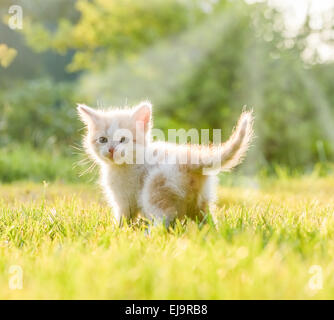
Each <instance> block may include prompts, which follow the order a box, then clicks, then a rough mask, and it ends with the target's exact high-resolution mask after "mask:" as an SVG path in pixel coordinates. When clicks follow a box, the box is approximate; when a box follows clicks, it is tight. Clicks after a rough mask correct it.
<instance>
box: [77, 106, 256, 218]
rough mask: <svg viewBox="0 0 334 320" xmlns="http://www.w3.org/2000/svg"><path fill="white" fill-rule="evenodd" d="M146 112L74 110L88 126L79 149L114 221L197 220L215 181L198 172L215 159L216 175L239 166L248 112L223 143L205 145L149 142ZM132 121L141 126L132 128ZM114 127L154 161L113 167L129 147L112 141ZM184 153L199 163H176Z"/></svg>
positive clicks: (246, 139) (140, 108) (245, 144)
mask: <svg viewBox="0 0 334 320" xmlns="http://www.w3.org/2000/svg"><path fill="white" fill-rule="evenodd" d="M151 109H152V106H151V104H150V103H149V102H147V101H146V102H142V103H141V104H140V105H138V106H136V107H135V108H132V109H112V110H107V111H101V110H94V109H92V108H89V107H87V106H84V105H79V106H78V112H79V115H80V118H81V119H82V121H83V122H84V123H85V124H86V125H87V128H88V130H87V135H86V137H85V141H84V145H85V147H86V151H87V153H88V154H89V155H90V156H91V157H92V158H93V160H94V161H95V162H97V163H98V164H99V166H100V178H101V179H100V183H101V186H102V188H103V190H104V192H105V195H106V197H107V199H108V202H109V204H110V205H111V206H112V208H113V214H114V216H115V219H116V221H117V222H118V223H120V222H121V220H122V218H126V219H131V218H135V217H136V216H137V214H138V213H139V212H141V214H142V215H144V216H145V217H146V218H148V219H152V220H155V221H159V222H161V221H163V220H165V222H166V223H167V224H168V223H169V222H170V221H172V220H173V219H175V218H176V217H179V218H181V217H183V216H186V215H187V216H190V217H192V218H202V217H203V213H204V211H205V210H207V209H208V208H209V207H212V204H213V203H214V201H215V189H216V185H217V177H216V176H210V175H204V174H203V169H206V170H208V171H210V170H211V169H212V166H213V164H214V163H216V164H217V161H218V163H219V164H220V167H219V170H220V171H221V170H229V169H231V168H233V167H235V166H236V165H237V164H239V163H240V162H241V160H242V159H243V157H244V155H245V153H246V151H247V149H248V146H249V144H250V141H251V139H252V123H253V117H252V113H251V112H244V113H243V114H242V115H241V117H240V120H239V122H238V125H237V128H236V129H235V131H234V133H233V135H232V136H231V138H230V139H229V140H228V141H227V142H226V143H225V144H222V145H219V146H216V147H209V146H193V145H192V146H189V145H175V144H170V143H165V142H161V141H160V142H152V140H151V134H150V131H151V126H152V119H151V118H152V112H151ZM136 123H137V124H138V123H140V124H141V125H142V126H141V127H136ZM119 129H127V130H130V132H132V133H133V137H134V139H135V141H133V151H134V154H137V153H139V152H140V151H141V150H149V151H150V152H152V153H153V151H154V150H155V151H157V152H160V156H159V157H158V158H156V159H155V161H154V162H148V161H145V162H143V163H139V164H127V163H123V164H118V163H116V158H117V157H116V155H117V152H120V150H128V149H127V148H129V147H127V146H128V145H129V146H130V144H127V143H125V144H124V143H121V140H120V137H119V136H118V137H117V139H115V136H116V135H115V133H116V131H117V130H119ZM139 131H140V132H139ZM101 137H105V138H107V142H104V141H103V142H101V140H100V138H101ZM130 142H132V141H130ZM122 148H123V149H122ZM110 149H112V151H110ZM190 150H191V152H194V153H195V154H196V155H197V156H198V159H199V162H198V163H195V164H194V163H191V162H190V161H188V162H187V163H185V164H181V163H179V162H180V161H179V160H180V159H181V158H182V156H184V155H187V154H188V153H189V152H190ZM166 152H168V154H172V155H174V156H175V159H177V162H176V163H174V164H167V163H166V162H164V161H163V159H164V155H165V153H166ZM131 157H132V153H131ZM217 159H218V160H217ZM215 161H216V162H215ZM210 168H211V169H210ZM219 170H218V171H219ZM216 171H217V170H216Z"/></svg>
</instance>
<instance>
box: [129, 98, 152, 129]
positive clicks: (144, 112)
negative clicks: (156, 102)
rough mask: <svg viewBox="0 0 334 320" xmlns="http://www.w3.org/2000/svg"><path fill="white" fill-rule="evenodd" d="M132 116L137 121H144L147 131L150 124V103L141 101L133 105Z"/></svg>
mask: <svg viewBox="0 0 334 320" xmlns="http://www.w3.org/2000/svg"><path fill="white" fill-rule="evenodd" d="M132 118H133V119H134V120H135V121H136V122H137V121H138V122H143V123H144V129H145V131H147V130H148V129H149V127H150V124H151V118H152V104H151V103H150V102H149V101H144V102H141V103H140V104H139V105H138V106H136V107H135V110H134V113H133V115H132Z"/></svg>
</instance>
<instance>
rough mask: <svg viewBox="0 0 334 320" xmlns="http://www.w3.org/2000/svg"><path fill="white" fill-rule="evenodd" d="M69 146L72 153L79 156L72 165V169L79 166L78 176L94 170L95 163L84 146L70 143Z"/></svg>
mask: <svg viewBox="0 0 334 320" xmlns="http://www.w3.org/2000/svg"><path fill="white" fill-rule="evenodd" d="M71 148H73V152H72V154H74V155H76V156H77V157H78V158H79V159H78V160H77V161H75V162H74V163H73V165H72V168H73V169H77V168H79V171H80V172H79V177H82V176H84V175H86V174H90V173H92V172H94V169H95V168H96V163H95V162H94V161H93V160H92V159H91V158H89V157H88V155H87V154H86V152H85V150H84V148H83V147H82V146H80V145H71Z"/></svg>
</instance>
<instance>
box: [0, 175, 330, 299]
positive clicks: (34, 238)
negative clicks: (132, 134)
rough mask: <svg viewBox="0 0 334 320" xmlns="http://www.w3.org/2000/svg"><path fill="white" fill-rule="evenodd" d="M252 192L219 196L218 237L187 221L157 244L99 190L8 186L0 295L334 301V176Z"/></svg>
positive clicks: (155, 232) (1, 190) (2, 205)
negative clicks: (119, 216) (119, 221)
mask: <svg viewBox="0 0 334 320" xmlns="http://www.w3.org/2000/svg"><path fill="white" fill-rule="evenodd" d="M254 185H256V188H254V187H253V188H248V187H222V188H220V190H219V200H218V207H219V225H218V228H217V229H215V228H214V226H213V225H212V224H210V223H207V224H196V223H195V222H191V221H188V222H186V223H185V222H179V223H177V225H176V226H175V228H174V229H171V230H169V231H166V230H164V229H163V228H158V227H157V228H153V229H152V232H151V234H150V235H149V236H147V235H146V234H145V232H144V226H143V225H141V224H136V225H134V226H132V227H130V226H125V227H123V228H121V229H119V228H117V227H115V226H114V225H113V224H112V223H111V213H110V210H109V208H108V207H107V205H106V203H105V202H104V200H103V198H102V196H101V193H100V192H99V191H98V189H97V187H94V186H92V185H79V184H75V185H68V184H60V183H59V182H58V183H54V184H49V185H47V184H40V183H26V182H21V183H14V184H11V185H2V186H0V298H1V299H90V298H94V299H95V298H101V299H253V298H255V299H260V298H261V299H305V298H306V299H318V298H334V275H333V272H332V271H333V269H334V216H333V213H334V199H333V185H334V178H333V177H327V178H314V177H312V176H308V177H303V178H299V179H289V178H285V179H276V180H274V179H263V180H260V181H256V183H253V186H254ZM12 266H19V268H21V269H20V270H22V272H23V274H22V275H23V287H22V289H21V290H12V289H10V287H9V284H10V283H13V277H14V278H15V276H17V275H18V274H15V273H12V272H13V270H12V269H11V267H12ZM14 280H15V279H14ZM14 282H15V281H14Z"/></svg>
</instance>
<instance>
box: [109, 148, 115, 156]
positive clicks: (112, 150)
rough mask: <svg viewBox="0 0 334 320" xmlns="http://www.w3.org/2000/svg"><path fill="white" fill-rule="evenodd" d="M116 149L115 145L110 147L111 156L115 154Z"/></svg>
mask: <svg viewBox="0 0 334 320" xmlns="http://www.w3.org/2000/svg"><path fill="white" fill-rule="evenodd" d="M114 150H115V149H114V148H113V147H110V148H109V150H108V151H109V153H110V156H111V157H113V156H114Z"/></svg>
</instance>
